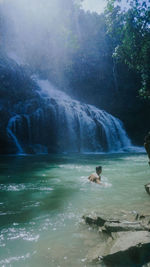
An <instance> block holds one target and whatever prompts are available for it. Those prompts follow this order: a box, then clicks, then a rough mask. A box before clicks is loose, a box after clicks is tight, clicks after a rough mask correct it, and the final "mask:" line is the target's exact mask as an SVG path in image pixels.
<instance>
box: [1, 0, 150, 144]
mask: <svg viewBox="0 0 150 267" xmlns="http://www.w3.org/2000/svg"><path fill="white" fill-rule="evenodd" d="M33 2H34V1H33ZM54 2H55V3H54ZM43 3H45V4H46V2H44V1H43ZM81 4H82V1H73V0H72V1H71V0H63V1H62V0H57V1H50V3H49V6H48V7H49V9H47V10H43V12H42V14H41V15H40V16H33V14H34V15H35V13H36V10H34V6H33V9H32V6H31V8H30V9H28V8H26V9H24V13H25V15H26V16H24V17H21V15H22V14H21V8H20V9H19V8H18V10H17V9H16V6H15V2H14V3H10V2H9V1H8V0H6V1H4V2H3V3H1V4H0V13H1V19H0V32H1V44H0V45H1V54H2V55H3V56H4V55H5V54H6V53H7V54H8V55H9V53H8V52H10V51H13V53H14V54H15V55H16V56H17V58H19V59H21V64H22V65H23V66H24V71H25V72H26V75H29V76H31V75H33V74H37V75H38V76H39V77H40V78H42V79H48V80H50V81H51V82H52V83H53V84H54V85H55V86H56V87H57V88H59V89H61V90H63V91H65V92H67V93H68V94H69V95H72V96H73V97H74V98H76V99H77V100H81V101H83V102H86V103H88V104H93V105H95V106H97V107H98V108H101V109H105V110H106V111H108V112H110V113H111V114H113V115H115V116H117V117H118V118H120V119H121V120H122V121H123V122H124V124H125V127H126V129H127V132H128V134H129V136H130V137H131V139H132V140H133V142H134V143H135V144H143V138H144V135H145V134H146V133H147V131H148V130H149V124H148V119H149V112H150V100H149V98H150V67H149V66H150V7H149V5H148V4H147V2H145V1H144V2H143V1H142V3H141V1H139V0H133V1H132V2H131V3H130V4H129V3H128V5H127V8H126V9H125V8H124V9H123V8H121V7H120V3H119V2H118V1H115V0H108V3H107V7H106V9H105V11H104V12H103V13H102V14H97V13H90V12H85V11H84V10H83V9H82V6H81ZM8 5H9V11H7V14H6V12H5V10H6V7H7V6H8ZM56 6H57V8H55V7H56ZM41 10H42V9H41ZM49 10H51V11H52V12H51V14H53V15H49ZM15 12H18V13H19V14H20V16H19V19H18V17H17V16H16V13H15ZM30 13H31V14H30ZM27 14H28V16H27ZM30 15H32V21H31V20H30ZM40 21H41V22H42V23H41V24H40ZM31 22H32V23H31ZM33 32H34V35H33ZM1 79H3V80H4V76H3V77H2V76H1ZM7 81H9V77H7ZM3 87H6V83H4V82H3V83H1V92H6V90H4V88H3ZM7 88H8V84H7ZM22 89H23V90H24V87H22ZM17 90H18V86H17ZM20 90H21V89H20ZM17 92H18V91H17ZM1 94H3V93H1ZM20 95H21V94H20Z"/></svg>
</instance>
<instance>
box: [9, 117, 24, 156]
mask: <svg viewBox="0 0 150 267" xmlns="http://www.w3.org/2000/svg"><path fill="white" fill-rule="evenodd" d="M18 126H19V128H21V116H19V115H16V116H14V117H12V118H10V120H9V122H8V125H7V133H8V135H9V137H10V138H12V141H13V142H14V144H15V145H16V148H17V150H18V151H17V153H18V154H23V153H24V151H23V148H22V147H21V145H20V143H19V141H18V138H17V136H16V133H17V128H18Z"/></svg>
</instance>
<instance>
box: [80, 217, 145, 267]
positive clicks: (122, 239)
mask: <svg viewBox="0 0 150 267" xmlns="http://www.w3.org/2000/svg"><path fill="white" fill-rule="evenodd" d="M83 219H84V221H85V223H86V224H88V225H90V226H91V227H93V228H95V227H96V228H97V231H98V235H99V240H100V242H99V246H97V247H94V248H93V249H92V250H90V252H89V254H88V256H87V257H88V261H89V262H90V263H93V264H95V265H99V266H112V267H119V266H120V267H123V266H124V267H133V266H134V267H139V266H145V267H146V266H150V215H142V214H136V215H131V214H130V216H129V215H125V217H124V218H122V217H121V216H120V217H119V216H118V217H116V216H115V217H114V218H109V217H107V218H106V217H105V216H104V215H96V216H88V215H85V216H83Z"/></svg>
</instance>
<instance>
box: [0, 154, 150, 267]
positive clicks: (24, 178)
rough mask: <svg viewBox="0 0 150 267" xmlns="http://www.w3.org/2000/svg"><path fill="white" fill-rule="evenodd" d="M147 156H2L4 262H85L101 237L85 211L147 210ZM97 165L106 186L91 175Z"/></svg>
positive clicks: (0, 245) (0, 242) (0, 241)
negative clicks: (90, 224) (90, 177)
mask: <svg viewBox="0 0 150 267" xmlns="http://www.w3.org/2000/svg"><path fill="white" fill-rule="evenodd" d="M147 161H148V160H147V156H146V154H145V153H121V154H84V155H83V154H82V155H81V154H63V155H59V154H58V155H35V156H3V157H1V158H0V194H1V198H0V265H1V266H3V267H4V266H12V267H21V266H32V267H41V266H51V267H56V266H57V267H58V266H62V267H66V266H68V267H69V266H74V267H75V266H87V255H88V253H89V251H90V249H91V248H93V247H94V246H96V245H97V244H98V242H99V237H98V235H97V233H96V231H94V230H92V229H91V228H89V226H87V225H85V224H84V223H83V220H82V216H83V215H84V214H91V213H95V212H99V213H101V212H102V213H105V214H111V215H113V214H115V213H116V212H117V213H118V212H119V213H121V212H126V211H127V212H132V213H136V212H144V213H146V212H147V213H149V201H150V200H149V195H148V194H147V193H146V192H145V189H144V184H146V183H148V182H149V181H150V170H149V166H148V163H147ZM97 165H102V166H103V172H102V182H103V184H102V185H98V184H94V183H90V182H89V181H88V179H87V177H88V175H89V174H90V173H91V172H94V170H95V166H97ZM88 266H89V265H88Z"/></svg>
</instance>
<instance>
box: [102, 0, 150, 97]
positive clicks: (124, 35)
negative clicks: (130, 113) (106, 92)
mask: <svg viewBox="0 0 150 267" xmlns="http://www.w3.org/2000/svg"><path fill="white" fill-rule="evenodd" d="M106 17H107V25H108V32H109V34H110V36H113V39H114V40H115V41H114V42H113V45H114V46H113V49H114V53H113V56H114V57H115V58H116V59H118V60H121V61H122V62H124V63H125V64H127V65H128V66H129V68H131V69H134V70H136V71H137V73H139V74H140V76H141V89H140V90H139V94H140V95H141V96H142V97H144V98H150V6H149V5H148V4H147V3H146V2H145V1H144V2H142V3H141V1H139V0H133V1H132V2H130V6H129V8H128V9H127V10H126V11H122V10H121V9H120V7H119V5H117V1H115V0H114V1H112V0H111V1H108V5H107V9H106Z"/></svg>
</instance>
